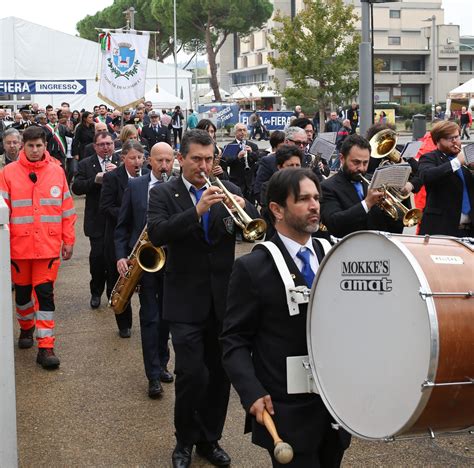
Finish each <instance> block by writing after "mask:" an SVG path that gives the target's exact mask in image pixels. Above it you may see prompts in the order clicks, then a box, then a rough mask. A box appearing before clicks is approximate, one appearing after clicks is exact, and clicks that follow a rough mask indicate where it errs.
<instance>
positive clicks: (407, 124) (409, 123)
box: [405, 119, 413, 130]
mask: <svg viewBox="0 0 474 468" xmlns="http://www.w3.org/2000/svg"><path fill="white" fill-rule="evenodd" d="M412 127H413V121H412V120H411V119H407V120H405V130H411V129H412Z"/></svg>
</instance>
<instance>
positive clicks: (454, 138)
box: [444, 135, 461, 141]
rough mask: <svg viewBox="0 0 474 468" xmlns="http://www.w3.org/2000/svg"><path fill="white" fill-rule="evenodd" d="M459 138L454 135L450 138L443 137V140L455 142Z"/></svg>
mask: <svg viewBox="0 0 474 468" xmlns="http://www.w3.org/2000/svg"><path fill="white" fill-rule="evenodd" d="M460 138H461V135H454V136H450V137H445V138H444V140H448V141H456V140H459V139H460Z"/></svg>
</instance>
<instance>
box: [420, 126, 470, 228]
mask: <svg viewBox="0 0 474 468" xmlns="http://www.w3.org/2000/svg"><path fill="white" fill-rule="evenodd" d="M431 137H432V139H433V142H434V143H435V144H436V146H437V149H436V150H435V151H432V152H431V153H427V154H424V155H423V156H421V158H420V161H419V171H420V174H421V178H422V180H423V182H424V184H425V187H426V206H425V209H424V211H423V218H422V221H421V227H420V234H443V235H447V236H455V237H473V236H474V224H473V223H474V218H473V216H474V213H473V211H472V208H473V207H474V178H473V174H472V172H471V171H470V170H469V169H468V168H467V166H466V160H465V156H464V153H463V152H461V151H460V150H461V137H460V132H459V127H458V125H457V124H455V123H454V122H448V121H442V122H438V123H436V124H435V125H434V126H433V128H432V130H431ZM470 167H471V168H473V167H474V164H471V165H470Z"/></svg>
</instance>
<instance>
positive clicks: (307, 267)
mask: <svg viewBox="0 0 474 468" xmlns="http://www.w3.org/2000/svg"><path fill="white" fill-rule="evenodd" d="M296 256H297V257H298V258H299V259H300V260H301V261H302V262H303V268H302V269H301V274H302V275H303V278H304V279H305V281H306V285H307V286H308V288H311V286H313V281H314V277H315V274H314V271H313V269H312V268H311V264H310V262H309V259H310V257H311V251H310V250H309V249H307V248H306V247H303V248H302V249H301V250H300V251H299V252H298V253H297V254H296Z"/></svg>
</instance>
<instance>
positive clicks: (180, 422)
mask: <svg viewBox="0 0 474 468" xmlns="http://www.w3.org/2000/svg"><path fill="white" fill-rule="evenodd" d="M170 331H171V339H172V341H173V348H174V351H175V359H176V361H175V374H176V381H175V398H176V400H175V406H174V424H175V428H176V438H177V440H178V442H180V443H182V444H186V445H191V444H196V443H199V442H214V441H217V440H219V439H220V438H221V436H222V430H223V428H224V422H225V417H226V414H227V404H228V402H229V391H230V382H229V379H228V378H227V374H226V373H225V371H224V368H223V367H222V358H221V357H222V351H221V348H220V345H219V340H218V337H219V334H220V331H221V324H220V323H218V322H217V320H216V319H215V317H214V314H211V317H210V318H209V319H208V320H207V321H205V322H199V323H177V322H170Z"/></svg>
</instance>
